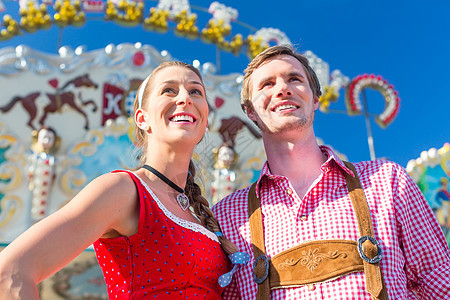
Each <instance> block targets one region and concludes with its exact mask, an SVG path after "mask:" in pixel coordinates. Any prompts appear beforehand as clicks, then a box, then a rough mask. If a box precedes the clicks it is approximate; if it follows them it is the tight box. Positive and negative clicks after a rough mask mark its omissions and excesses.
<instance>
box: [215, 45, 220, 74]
mask: <svg viewBox="0 0 450 300" xmlns="http://www.w3.org/2000/svg"><path fill="white" fill-rule="evenodd" d="M216 66H217V74H220V73H221V72H220V69H221V67H220V49H219V47H218V46H216Z"/></svg>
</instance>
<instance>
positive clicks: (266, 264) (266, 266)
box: [253, 254, 269, 284]
mask: <svg viewBox="0 0 450 300" xmlns="http://www.w3.org/2000/svg"><path fill="white" fill-rule="evenodd" d="M260 260H263V261H264V274H263V276H261V277H258V276H257V275H256V273H255V269H256V265H257V264H258V262H259V261H260ZM268 275H269V259H268V258H267V255H264V254H262V255H260V256H258V257H257V258H256V259H255V261H254V262H253V280H254V281H255V282H256V283H257V284H261V283H263V282H264V280H266V278H267V276H268Z"/></svg>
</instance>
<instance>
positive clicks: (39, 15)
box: [19, 1, 52, 33]
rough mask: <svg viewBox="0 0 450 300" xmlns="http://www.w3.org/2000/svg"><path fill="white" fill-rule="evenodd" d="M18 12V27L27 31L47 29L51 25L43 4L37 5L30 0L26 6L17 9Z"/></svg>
mask: <svg viewBox="0 0 450 300" xmlns="http://www.w3.org/2000/svg"><path fill="white" fill-rule="evenodd" d="M19 13H20V16H21V18H20V27H22V28H23V30H25V31H27V32H30V33H33V32H35V31H36V30H38V29H47V28H49V27H50V26H51V25H52V24H51V20H50V16H49V15H48V13H47V6H45V4H41V5H40V6H39V7H37V4H36V3H34V2H32V1H30V2H28V3H27V5H26V8H24V9H22V8H21V9H20V10H19Z"/></svg>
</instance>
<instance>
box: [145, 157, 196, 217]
mask: <svg viewBox="0 0 450 300" xmlns="http://www.w3.org/2000/svg"><path fill="white" fill-rule="evenodd" d="M142 167H143V168H144V169H147V170H149V171H150V172H152V173H153V174H155V175H156V177H158V178H159V179H161V180H162V181H164V182H165V183H167V184H168V185H169V186H170V187H171V188H173V189H174V190H176V191H177V192H178V193H179V194H178V196H177V202H178V205H180V207H181V209H183V211H186V209H187V208H188V207H189V198H188V196H186V194H185V193H184V189H182V188H180V187H179V186H178V185H176V184H175V183H173V182H172V181H171V180H170V179H169V178H167V177H166V176H164V175H163V174H161V173H159V172H158V171H157V170H155V169H154V168H152V167H150V166H149V165H143V166H142Z"/></svg>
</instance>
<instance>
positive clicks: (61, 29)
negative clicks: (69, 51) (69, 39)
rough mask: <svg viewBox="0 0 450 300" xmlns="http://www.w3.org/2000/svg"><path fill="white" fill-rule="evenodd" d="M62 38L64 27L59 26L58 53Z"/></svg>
mask: <svg viewBox="0 0 450 300" xmlns="http://www.w3.org/2000/svg"><path fill="white" fill-rule="evenodd" d="M62 39H63V28H62V27H59V34H58V41H57V45H56V47H57V49H56V53H58V51H59V48H61V44H62Z"/></svg>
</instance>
